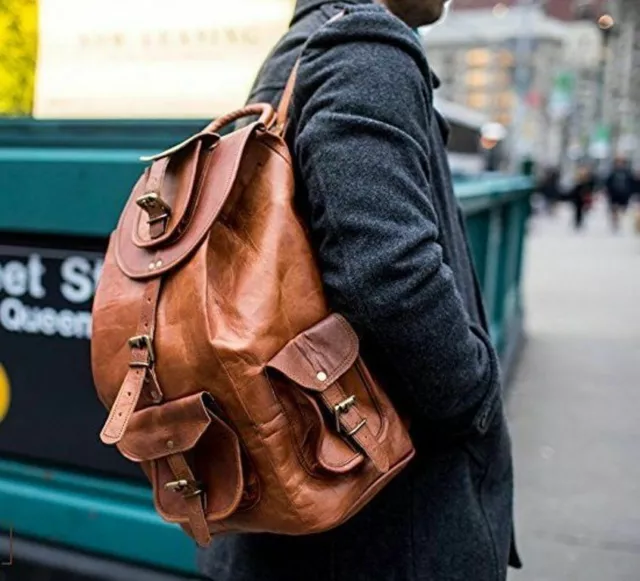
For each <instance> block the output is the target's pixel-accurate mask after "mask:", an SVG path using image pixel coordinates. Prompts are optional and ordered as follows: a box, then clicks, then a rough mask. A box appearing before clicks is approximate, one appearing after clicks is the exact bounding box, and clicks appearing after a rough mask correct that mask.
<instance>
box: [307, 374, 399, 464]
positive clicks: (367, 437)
mask: <svg viewBox="0 0 640 581" xmlns="http://www.w3.org/2000/svg"><path fill="white" fill-rule="evenodd" d="M320 397H321V400H322V402H323V403H324V404H325V406H327V408H328V409H329V411H330V412H331V413H332V414H333V415H334V416H335V417H336V421H337V422H338V423H339V427H340V431H341V432H343V433H344V434H345V435H346V436H348V437H351V438H353V439H354V440H355V441H356V443H357V444H358V446H360V448H361V449H362V451H363V452H364V453H365V454H366V455H367V456H368V457H369V458H370V459H371V461H372V462H373V465H374V466H375V467H376V468H377V469H378V470H379V471H380V472H382V473H386V472H388V471H389V457H388V455H387V453H386V451H385V450H384V449H383V448H382V447H381V446H380V444H379V443H378V440H376V437H375V436H374V434H373V432H372V431H371V429H370V428H369V425H368V423H367V418H366V416H363V415H362V414H361V413H360V410H359V409H358V406H357V403H354V404H353V405H350V406H345V407H344V408H343V410H344V411H342V412H340V411H338V410H336V406H339V405H340V404H343V403H344V402H346V401H347V400H348V397H349V396H347V395H346V394H345V392H344V390H343V389H342V387H341V386H340V384H339V383H337V382H336V383H332V384H331V385H330V386H329V387H327V389H325V390H324V391H322V392H320Z"/></svg>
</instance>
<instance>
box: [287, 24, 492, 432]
mask: <svg viewBox="0 0 640 581" xmlns="http://www.w3.org/2000/svg"><path fill="white" fill-rule="evenodd" d="M349 19H353V20H354V21H350V20H349ZM381 21H382V22H381ZM390 22H391V19H390V18H389V17H386V16H381V15H378V14H377V13H374V14H373V15H366V16H362V15H358V16H355V15H354V16H347V17H344V18H343V20H342V21H339V22H338V23H335V24H330V25H327V27H326V28H325V29H324V30H323V31H322V32H321V33H318V34H317V37H316V38H314V39H312V40H311V41H310V42H309V44H308V46H307V48H306V50H305V53H304V55H303V57H302V59H301V62H300V68H299V75H298V79H299V80H298V82H297V87H296V92H295V97H294V99H295V101H294V107H293V110H294V116H293V118H292V120H293V124H292V125H293V126H294V127H295V129H294V136H293V143H294V154H295V159H296V164H297V171H298V173H299V178H300V179H302V180H303V182H304V189H305V191H306V192H308V197H309V199H308V201H307V203H308V204H309V211H310V212H309V220H310V224H309V226H310V230H311V233H312V237H313V238H314V244H315V247H316V249H317V251H318V258H319V260H320V263H321V269H322V272H323V281H324V284H325V288H326V292H327V296H328V298H329V300H330V302H331V303H332V306H333V307H334V308H337V309H338V310H339V311H340V312H341V313H342V314H344V315H345V317H346V318H347V319H349V320H350V321H351V322H352V323H353V324H354V327H356V328H359V329H360V330H361V331H364V332H366V333H367V335H368V336H369V337H372V338H373V341H374V342H375V343H376V344H377V347H378V348H379V349H381V350H382V351H383V352H384V353H385V354H386V358H388V360H389V361H390V362H391V363H392V369H393V372H394V373H395V374H397V376H398V377H400V378H401V380H402V381H401V383H402V384H403V389H407V390H408V392H409V393H405V394H403V396H405V397H406V396H409V397H410V401H412V403H413V405H415V406H416V408H417V410H418V411H419V412H420V413H421V416H422V418H423V419H424V421H425V423H429V424H433V425H435V426H444V429H451V430H452V431H456V432H457V431H462V432H464V433H466V432H469V431H471V432H474V431H476V432H477V431H479V432H481V433H482V432H483V431H485V430H486V426H487V422H488V419H489V417H490V415H491V414H492V412H493V411H494V410H495V408H496V402H497V401H498V399H499V397H498V393H499V383H500V378H499V367H498V362H497V357H496V354H495V352H494V350H493V347H492V345H491V342H490V340H489V339H488V337H487V336H486V334H485V333H484V332H483V331H482V330H481V329H480V328H478V327H477V326H475V325H473V324H472V323H471V322H470V320H469V318H468V315H467V313H466V310H465V308H464V305H463V301H462V299H461V295H460V293H459V291H458V289H457V288H456V283H455V281H454V277H453V274H452V271H451V269H450V268H449V267H448V266H447V265H446V264H445V263H444V262H443V249H442V246H441V239H440V233H439V228H438V218H437V215H436V212H435V210H434V205H433V184H432V183H431V182H430V179H429V171H428V167H429V157H430V156H431V155H433V154H434V152H432V151H430V150H429V140H428V132H429V131H436V130H437V128H436V127H431V126H430V125H429V124H428V121H427V119H428V116H427V115H426V111H427V110H428V108H429V107H430V104H429V101H430V98H431V96H430V94H429V88H428V86H427V84H426V83H425V81H424V76H423V74H424V71H423V70H421V66H422V65H421V63H420V58H421V57H420V54H421V53H420V52H419V49H418V48H417V46H418V45H417V43H416V42H415V40H413V39H411V38H406V37H407V32H406V31H405V30H398V31H395V30H394V27H396V28H400V26H403V25H400V24H395V23H394V24H391V25H390V24H389V23H390ZM359 31H361V33H360V32H359ZM404 386H406V388H405V387H404ZM394 389H395V387H394Z"/></svg>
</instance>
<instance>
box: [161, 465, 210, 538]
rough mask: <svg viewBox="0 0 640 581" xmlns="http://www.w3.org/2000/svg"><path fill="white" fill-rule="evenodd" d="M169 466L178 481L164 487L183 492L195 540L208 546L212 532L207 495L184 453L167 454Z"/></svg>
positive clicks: (168, 483)
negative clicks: (206, 510) (206, 512)
mask: <svg viewBox="0 0 640 581" xmlns="http://www.w3.org/2000/svg"><path fill="white" fill-rule="evenodd" d="M167 463H168V464H169V468H171V471H172V472H173V475H174V476H175V477H176V479H177V480H176V481H174V482H167V483H166V484H165V485H164V487H165V489H167V490H171V491H173V492H176V493H180V494H182V498H183V499H184V502H185V504H186V506H187V516H188V518H189V526H190V527H191V533H192V535H193V538H194V539H195V541H196V542H197V543H198V544H199V545H200V546H201V547H206V546H207V545H208V544H209V543H210V542H211V533H210V532H209V525H208V524H207V518H206V516H205V513H204V511H205V499H206V497H205V495H204V491H203V490H201V489H200V487H199V484H198V483H197V482H196V480H195V478H194V476H193V472H192V471H191V468H190V467H189V464H188V463H187V460H186V458H185V457H184V454H182V453H179V454H171V455H170V456H167Z"/></svg>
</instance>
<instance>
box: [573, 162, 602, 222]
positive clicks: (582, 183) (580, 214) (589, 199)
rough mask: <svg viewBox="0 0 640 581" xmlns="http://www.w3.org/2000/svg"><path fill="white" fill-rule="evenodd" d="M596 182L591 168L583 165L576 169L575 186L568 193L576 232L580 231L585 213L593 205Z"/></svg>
mask: <svg viewBox="0 0 640 581" xmlns="http://www.w3.org/2000/svg"><path fill="white" fill-rule="evenodd" d="M595 185H596V180H595V176H594V174H593V172H592V171H591V168H589V166H586V165H583V166H581V167H580V168H578V171H577V174H576V179H575V184H574V186H573V188H572V189H571V192H570V193H569V196H568V197H569V201H570V203H571V204H572V205H573V208H574V214H573V216H574V219H573V224H574V227H575V229H576V230H581V229H582V226H583V224H584V216H585V213H586V212H587V211H588V210H589V209H590V208H591V205H592V204H593V194H594V189H595Z"/></svg>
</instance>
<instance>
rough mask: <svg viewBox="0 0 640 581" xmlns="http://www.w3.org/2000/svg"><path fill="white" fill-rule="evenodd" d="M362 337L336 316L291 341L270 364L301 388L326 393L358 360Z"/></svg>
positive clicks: (345, 321) (344, 320)
mask: <svg viewBox="0 0 640 581" xmlns="http://www.w3.org/2000/svg"><path fill="white" fill-rule="evenodd" d="M359 348H360V346H359V341H358V336H357V335H356V334H355V332H354V330H353V329H352V328H351V325H350V324H349V323H348V322H347V320H346V319H345V318H344V317H342V316H341V315H338V314H336V313H333V314H331V315H329V316H328V317H327V318H325V319H323V320H322V321H320V322H319V323H317V324H316V325H314V326H313V327H310V328H309V329H307V330H306V331H304V332H303V333H300V334H299V335H297V336H296V337H294V338H293V339H292V340H291V341H289V342H288V343H287V344H286V345H285V346H284V348H283V349H281V350H280V351H279V352H278V353H277V354H276V355H275V356H274V357H273V358H272V359H271V360H270V361H269V363H268V367H271V368H273V369H277V370H278V371H280V372H281V373H284V374H285V375H286V376H287V377H289V378H291V379H292V380H293V381H295V382H296V383H298V384H299V385H301V386H303V387H306V388H307V389H310V390H313V391H317V392H322V391H324V390H325V389H327V388H328V387H329V386H330V385H331V384H332V383H334V382H335V381H336V380H337V379H338V378H339V377H340V376H341V375H342V374H344V373H345V372H346V371H347V370H348V369H349V368H350V367H351V366H352V365H353V364H354V362H355V361H356V359H357V357H358V352H359Z"/></svg>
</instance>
